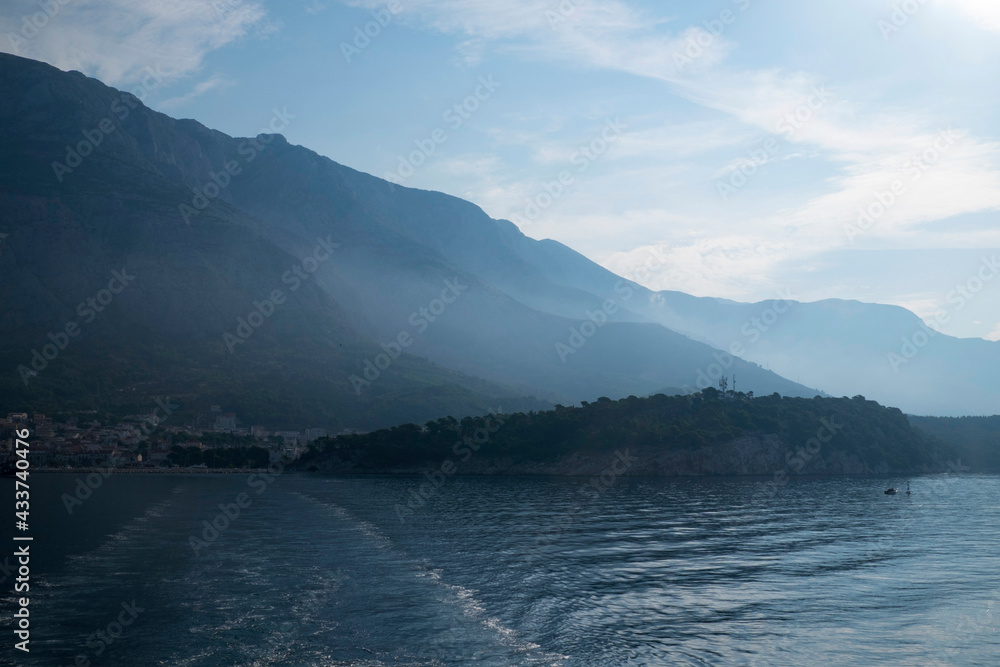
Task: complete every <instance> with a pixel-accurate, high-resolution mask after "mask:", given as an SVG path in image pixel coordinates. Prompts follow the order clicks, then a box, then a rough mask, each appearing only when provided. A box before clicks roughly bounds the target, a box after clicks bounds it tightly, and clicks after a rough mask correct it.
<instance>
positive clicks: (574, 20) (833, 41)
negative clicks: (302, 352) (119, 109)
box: [0, 0, 1000, 340]
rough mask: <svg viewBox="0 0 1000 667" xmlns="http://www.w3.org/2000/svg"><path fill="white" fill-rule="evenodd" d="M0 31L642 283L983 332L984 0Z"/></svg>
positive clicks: (110, 5)
mask: <svg viewBox="0 0 1000 667" xmlns="http://www.w3.org/2000/svg"><path fill="white" fill-rule="evenodd" d="M0 50H2V51H5V52H9V53H16V54H18V55H22V56H26V57H30V58H36V59H38V60H43V61H45V62H49V63H51V64H53V65H55V66H57V67H60V68H62V69H67V70H68V69H76V70H79V71H82V72H84V73H85V74H88V75H90V76H94V77H96V78H99V79H101V80H102V81H104V82H105V83H107V84H108V85H112V86H115V87H118V88H122V89H125V90H133V89H135V88H136V87H137V86H140V85H142V82H143V81H144V80H145V82H146V84H145V87H144V88H141V89H140V91H141V92H142V95H140V97H141V98H142V99H143V101H144V102H145V103H146V104H148V105H149V106H151V107H152V108H154V109H157V110H159V111H162V112H164V113H167V114H169V115H171V116H174V117H179V118H194V119H197V120H199V121H200V122H202V123H204V124H205V125H207V126H208V127H211V128H215V129H218V130H221V131H223V132H225V133H227V134H230V135H233V136H252V135H255V134H257V133H258V132H260V131H264V128H265V125H266V123H267V122H268V120H269V119H270V118H271V117H272V116H273V115H274V112H275V110H276V109H277V110H280V111H282V112H283V113H285V114H286V115H287V116H288V117H289V118H290V120H289V123H288V126H287V127H286V129H285V130H284V131H283V134H284V135H285V136H286V137H287V138H288V140H289V141H290V142H292V143H295V144H301V145H303V146H306V147H308V148H310V149H312V150H315V151H316V152H318V153H320V154H322V155H325V156H327V157H329V158H331V159H332V160H334V161H336V162H338V163H341V164H344V165H347V166H349V167H352V168H355V169H358V170H360V171H364V172H368V173H371V174H374V175H376V176H379V177H382V178H387V179H389V180H393V181H395V182H398V183H402V184H404V185H407V186H411V187H417V188H422V189H429V190H438V191H442V192H446V193H449V194H453V195H456V196H459V197H462V198H464V199H468V200H470V201H472V202H474V203H475V204H477V205H479V206H480V207H482V208H483V210H485V211H486V212H487V213H488V214H489V215H491V216H493V217H495V218H503V219H508V220H512V221H513V222H515V224H517V225H518V226H519V227H520V228H521V230H522V231H523V232H524V233H525V234H527V235H528V236H531V237H533V238H540V239H541V238H551V239H555V240H558V241H560V242H562V243H564V244H566V245H568V246H570V247H571V248H573V249H575V250H577V251H579V252H581V253H583V254H584V255H586V256H587V257H589V258H591V259H592V260H594V261H596V262H598V263H600V264H602V265H604V266H606V267H607V268H609V269H611V270H613V271H615V272H616V273H619V274H621V275H627V276H629V275H632V276H634V275H636V274H635V269H636V268H637V267H639V266H642V265H644V264H648V263H650V262H649V260H650V258H651V257H656V256H659V257H664V256H665V257H667V258H668V261H666V262H655V268H654V269H653V270H652V271H651V272H648V273H647V272H641V273H640V275H643V276H648V278H646V279H645V280H643V281H642V282H643V283H644V284H646V285H647V286H648V287H650V288H653V289H658V290H678V291H683V292H687V293H690V294H695V295H698V296H715V297H724V298H728V299H733V300H739V301H760V300H765V299H769V298H775V297H776V296H777V295H778V294H779V293H780V294H782V295H787V294H791V295H792V297H793V298H795V299H798V300H801V301H816V300H820V299H826V298H841V299H857V300H861V301H867V302H874V303H886V304H895V305H900V306H903V307H906V308H909V309H910V310H912V311H914V312H915V313H917V314H918V315H920V316H921V317H923V318H924V319H925V321H927V322H928V324H930V325H931V326H933V327H935V328H937V329H939V330H941V331H944V332H946V333H948V334H951V335H955V336H960V337H980V338H987V339H991V340H1000V271H998V270H997V269H994V268H992V267H993V262H994V258H995V257H996V256H997V255H1000V225H998V224H997V223H998V222H1000V213H998V209H1000V159H998V146H1000V143H998V141H1000V115H998V114H997V113H996V112H995V110H996V109H997V108H998V106H1000V105H998V102H1000V99H998V98H1000V86H998V85H997V83H998V81H1000V76H998V75H1000V2H996V1H995V0H923V1H921V0H905V1H901V0H892V1H885V0H842V1H841V2H838V3H816V2H802V1H801V0H715V1H709V2H697V3H695V2H686V3H681V2H641V1H638V0H637V1H611V2H599V1H597V0H504V2H501V3H498V2H486V1H481V0H390V1H389V2H373V1H372V2H370V1H368V0H287V1H286V2H280V3H279V2H264V1H262V0H200V1H199V0H173V1H171V2H169V3H162V2H146V1H141V0H94V1H89V0H48V2H44V1H35V2H33V1H31V0H5V2H4V3H3V7H2V9H0ZM150 72H153V73H155V75H156V76H155V78H150V76H151V75H150ZM654 253H656V254H654Z"/></svg>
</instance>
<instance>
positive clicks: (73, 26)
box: [0, 0, 272, 87]
mask: <svg viewBox="0 0 1000 667" xmlns="http://www.w3.org/2000/svg"><path fill="white" fill-rule="evenodd" d="M54 4H58V5H59V7H60V11H59V13H58V14H55V15H54V16H53V17H52V18H51V19H50V20H49V21H48V22H47V23H46V24H45V25H44V27H43V28H41V29H39V30H37V31H36V32H35V33H33V34H32V35H31V37H30V38H29V39H10V38H5V39H0V50H4V51H6V52H8V53H15V54H17V55H21V56H25V57H28V58H34V59H36V60H42V61H45V62H47V63H49V64H52V65H55V66H56V67H59V68H60V69H66V70H69V69H75V70H80V71H82V72H84V73H85V74H89V75H91V76H95V77H97V78H99V79H101V80H102V81H104V82H105V83H107V84H109V85H113V86H122V87H126V86H128V85H129V84H131V83H134V82H135V80H136V78H141V75H142V72H143V71H144V69H145V68H146V67H148V66H157V67H159V71H162V72H165V73H166V75H167V77H168V79H178V78H181V77H184V76H187V75H190V74H192V73H194V72H197V71H198V70H199V69H200V68H201V66H202V62H203V60H204V58H205V56H206V55H207V54H208V53H209V52H211V51H213V50H215V49H219V48H222V47H224V46H226V45H228V44H231V43H233V42H236V41H238V40H240V39H242V38H244V37H246V36H247V35H248V34H251V33H252V32H253V31H265V32H266V31H268V30H269V29H271V28H272V26H270V25H269V24H268V23H267V21H266V17H267V13H266V11H265V10H264V7H263V5H262V4H261V3H260V2H258V1H256V0H245V1H237V0H228V1H227V0H220V1H219V2H205V0H172V1H171V2H166V3H164V2H155V1H152V0H147V1H145V2H143V1H136V0H74V1H73V2H69V3H66V4H65V5H63V4H61V3H54ZM38 11H39V5H38V4H36V3H34V2H30V1H29V0H12V1H11V2H8V3H6V7H5V16H4V17H3V18H0V34H4V35H11V34H13V35H15V36H18V37H22V38H23V36H24V35H23V34H22V28H23V20H22V17H23V16H31V15H33V14H35V13H37V12H38ZM28 32H29V33H30V32H31V31H28Z"/></svg>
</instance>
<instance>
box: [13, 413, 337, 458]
mask: <svg viewBox="0 0 1000 667" xmlns="http://www.w3.org/2000/svg"><path fill="white" fill-rule="evenodd" d="M158 413H159V410H156V409H154V410H147V411H144V412H142V413H140V414H131V415H124V416H121V417H117V416H113V415H109V414H107V413H101V414H99V413H98V412H97V411H94V410H91V411H78V412H74V413H72V414H63V415H45V414H41V413H37V412H36V413H28V412H10V413H8V414H7V415H6V417H0V462H2V461H7V460H9V459H10V458H11V457H12V452H13V451H14V439H15V437H16V436H15V433H16V432H17V431H21V432H23V430H24V429H27V430H28V433H29V435H28V440H29V441H30V443H31V448H30V453H29V455H28V460H29V462H30V464H31V469H32V470H36V471H37V470H51V471H57V470H68V469H80V468H109V467H110V468H118V469H122V470H135V471H136V472H140V471H147V472H153V471H158V472H163V471H166V470H178V469H184V470H199V469H206V470H207V469H253V468H262V467H266V466H267V465H269V464H271V463H274V462H276V461H278V460H284V461H289V460H294V459H297V458H298V457H299V456H301V455H302V454H303V453H304V452H305V451H306V450H307V449H308V447H309V445H310V444H311V443H312V442H314V441H315V440H317V439H319V438H324V437H327V430H326V429H325V428H318V427H317V428H306V429H304V430H298V431H292V430H284V431H283V430H269V429H267V428H265V427H264V426H261V425H250V426H244V425H242V424H241V423H240V421H239V419H238V418H237V415H236V414H235V413H232V412H224V411H223V410H222V408H221V407H220V406H217V405H212V406H209V407H208V409H207V410H206V412H205V413H203V414H199V415H198V416H197V417H196V418H194V419H191V420H190V421H192V422H194V423H193V424H187V425H180V424H167V423H164V422H165V421H166V419H164V418H163V417H161V416H160V415H159V414H158ZM172 421H177V420H176V419H175V420H172Z"/></svg>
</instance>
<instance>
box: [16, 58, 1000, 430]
mask: <svg viewBox="0 0 1000 667" xmlns="http://www.w3.org/2000/svg"><path fill="white" fill-rule="evenodd" d="M284 122H286V121H285V119H284V118H283V112H282V110H280V109H279V110H275V113H274V115H273V117H272V119H271V124H270V129H272V130H274V133H268V134H262V135H258V136H257V137H253V138H233V137H229V136H227V135H225V134H222V133H220V132H217V131H214V130H210V129H208V128H206V127H204V126H203V125H201V124H199V123H197V122H196V121H193V120H176V119H173V118H170V117H168V116H166V115H164V114H161V113H158V112H156V111H153V110H151V109H149V108H147V107H145V106H144V105H143V104H142V103H141V101H139V100H138V99H137V98H135V97H133V96H132V95H130V94H129V93H122V92H121V91H118V90H115V89H113V88H109V87H107V86H105V85H104V84H102V83H100V82H99V81H97V80H95V79H91V78H88V77H86V76H84V75H82V74H80V73H78V72H69V73H67V72H62V71H60V70H58V69H55V68H53V67H51V66H49V65H46V64H43V63H39V62H35V61H31V60H27V59H24V58H19V57H15V56H10V55H4V54H0V211H2V217H0V303H2V305H3V309H2V317H0V364H2V367H0V368H2V371H3V372H2V379H0V412H2V411H5V410H25V409H27V410H42V411H54V410H58V409H71V408H90V407H108V406H121V407H122V408H124V407H128V406H132V405H135V406H136V407H137V408H138V409H142V408H149V407H152V406H153V405H154V404H155V400H156V399H157V398H158V397H160V398H162V397H166V396H170V397H171V398H170V400H171V401H172V402H173V403H176V404H178V405H180V406H182V407H181V408H180V409H181V410H187V411H190V412H197V411H199V410H203V409H204V408H205V406H207V405H210V404H218V405H222V406H223V408H224V409H226V410H230V411H233V412H236V413H237V414H238V416H239V417H240V419H241V420H243V421H244V422H245V423H251V422H253V423H265V424H268V425H271V426H284V425H288V426H304V425H320V426H326V427H329V428H344V427H351V428H371V427H375V426H383V425H389V424H393V423H398V422H402V421H416V422H422V421H425V420H427V419H431V418H434V417H438V416H442V415H445V414H453V415H456V416H460V415H466V414H482V413H485V412H486V411H488V410H491V409H503V410H530V409H538V408H542V407H545V406H548V405H551V404H554V403H560V402H562V403H575V402H579V401H592V400H594V399H596V398H597V397H599V396H608V397H611V398H619V397H624V396H628V395H638V396H642V395H647V394H650V393H655V392H659V391H671V390H673V391H681V390H685V389H694V388H701V387H704V386H706V385H707V384H709V383H711V384H715V382H716V381H717V379H718V377H719V376H720V375H721V374H723V373H724V374H725V375H727V376H729V377H732V376H734V375H735V376H736V381H737V388H738V389H739V390H741V391H751V390H752V391H754V392H756V393H758V394H763V393H772V392H780V393H782V394H785V395H792V396H810V397H811V396H813V395H816V394H818V393H824V392H825V393H829V394H832V395H855V394H864V395H866V396H867V397H868V398H870V399H875V400H878V401H879V402H882V403H885V404H890V405H896V406H899V407H900V408H902V409H903V410H904V411H907V412H911V413H919V414H935V415H954V414H987V413H992V412H995V406H996V405H997V403H998V398H1000V385H998V383H997V382H995V380H993V377H994V376H995V375H996V372H995V371H996V370H1000V369H998V368H997V367H998V366H1000V343H995V342H989V341H984V340H979V339H975V340H959V339H955V338H950V337H947V336H944V335H943V334H934V333H933V331H930V330H927V329H925V327H924V326H923V325H922V322H921V320H920V319H919V318H918V317H917V316H916V315H914V314H913V313H910V312H909V311H907V310H904V309H902V308H898V307H894V306H881V305H873V304H863V303H858V302H852V301H839V300H827V301H821V302H816V303H798V302H795V301H792V300H790V299H789V300H787V301H772V302H765V303H759V304H743V303H736V302H732V301H727V300H724V299H711V298H695V297H692V296H689V295H686V294H682V293H678V292H653V291H650V290H648V289H646V288H643V287H641V286H639V285H638V284H636V283H634V282H632V281H629V280H626V279H624V278H622V277H619V276H616V275H614V274H613V273H611V272H609V271H607V270H606V269H604V268H602V267H601V266H599V265H597V264H595V263H594V262H592V261H590V260H588V259H587V258H586V257H584V256H582V255H580V254H579V253H576V252H574V251H573V250H571V249H570V248H568V247H566V246H564V245H562V244H560V243H558V242H555V241H552V240H541V241H539V240H534V239H531V238H529V237H527V236H525V235H524V234H522V233H521V232H520V231H519V230H518V229H517V227H516V226H515V225H513V224H512V223H510V222H508V221H505V220H494V219H491V218H490V217H489V216H487V215H486V214H485V213H484V212H483V211H482V210H481V209H480V208H478V207H477V206H475V205H474V204H472V203H469V202H466V201H463V200H461V199H458V198H456V197H452V196H449V195H445V194H441V193H437V192H428V191H422V190H415V189H410V188H405V187H401V186H398V185H394V184H392V183H389V182H387V181H384V180H382V179H379V178H376V177H374V176H370V175H368V174H363V173H360V172H357V171H355V170H353V169H350V168H348V167H345V166H342V165H339V164H337V163H336V162H333V161H332V160H330V159H328V158H325V157H323V156H320V155H318V154H316V153H314V152H313V151H310V150H309V149H307V148H304V147H301V146H294V145H291V144H289V143H288V142H287V141H286V140H285V139H284V137H283V136H281V135H280V134H278V132H279V131H280V129H281V128H282V127H283V124H284ZM650 261H651V262H658V261H662V260H660V259H659V258H656V257H651V258H650ZM904 338H905V339H907V340H909V341H911V343H910V346H909V347H907V346H906V345H904V342H903V341H904ZM893 354H894V355H897V356H896V357H892V356H890V355H893ZM793 380H794V381H793Z"/></svg>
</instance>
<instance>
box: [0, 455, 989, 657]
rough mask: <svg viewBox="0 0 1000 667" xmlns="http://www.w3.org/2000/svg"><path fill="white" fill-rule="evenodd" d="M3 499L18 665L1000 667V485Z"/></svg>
mask: <svg viewBox="0 0 1000 667" xmlns="http://www.w3.org/2000/svg"><path fill="white" fill-rule="evenodd" d="M907 482H908V483H909V488H910V490H911V493H910V494H909V495H907V494H906V493H905V490H906V487H907ZM890 486H893V487H896V488H898V489H899V490H900V493H899V494H897V495H886V494H885V493H884V491H885V489H886V488H887V487H890ZM0 497H2V498H6V499H7V500H6V501H0V508H2V507H3V506H4V505H7V506H8V507H7V508H6V509H5V510H4V512H5V513H7V514H8V518H7V519H5V520H4V523H6V524H8V527H7V528H5V529H4V530H3V532H2V533H0V536H3V535H6V538H5V539H4V540H3V542H4V546H3V547H2V550H0V581H2V584H0V590H2V600H3V602H2V604H3V613H2V621H0V630H2V633H0V634H2V636H3V637H4V643H5V644H6V645H5V646H3V647H0V664H17V665H22V664H23V665H60V666H62V665H65V666H69V665H75V666H77V667H89V666H90V665H128V666H136V665H142V666H145V665H189V666H195V665H198V666H201V665H204V666H213V667H214V666H222V665H226V666H231V665H238V666H243V665H252V666H269V665H309V666H312V665H317V666H319V665H324V666H347V665H353V666H358V667H362V666H363V667H381V666H387V667H388V666H393V667H396V666H403V665H426V666H438V665H484V666H492V665H497V666H501V665H551V666H556V665H559V666H565V667H571V666H579V667H583V666H588V667H589V666H595V667H596V666H601V667H605V666H609V665H789V666H792V665H794V666H802V665H822V666H824V667H833V666H837V665H864V666H870V665H900V666H906V667H913V666H915V665H983V666H990V667H996V666H997V665H1000V632H998V627H1000V618H998V617H1000V609H998V607H1000V530H998V529H1000V476H997V475H981V474H943V475H928V476H916V477H913V478H910V479H909V480H907V479H905V478H901V477H900V478H894V477H885V476H880V477H838V478H801V479H799V478H793V479H784V478H783V479H782V480H781V483H775V482H774V480H765V479H751V478H685V479H662V478H637V477H616V476H614V475H604V476H602V477H599V478H577V477H503V476H490V477H461V476H453V477H445V478H443V479H442V478H441V476H405V477H399V476H356V477H333V476H323V475H318V474H304V473H293V472H282V473H279V474H269V475H260V474H257V475H246V474H218V475H216V474H184V473H180V474H122V473H110V474H103V475H102V474H100V473H89V474H88V473H86V472H83V471H79V472H63V473H58V474H56V473H34V474H32V475H31V477H30V502H31V505H30V508H31V509H30V523H29V526H28V528H27V529H26V530H25V531H18V530H14V529H13V528H12V526H13V525H14V510H15V508H14V480H11V479H4V480H0ZM14 535H19V536H30V537H32V540H31V541H30V542H25V541H20V542H14V541H13V540H12V539H10V538H11V537H13V536H14ZM25 543H28V544H30V559H29V560H30V563H29V565H28V568H29V570H30V572H29V574H28V575H27V577H28V578H27V580H26V581H27V583H28V584H29V586H30V589H29V591H28V592H26V593H24V592H22V593H18V594H15V593H14V592H13V586H14V585H15V583H16V579H17V578H18V576H19V573H18V567H19V566H18V565H17V563H16V558H15V557H14V551H15V548H17V545H23V544H25ZM20 597H28V598H29V605H28V607H27V608H28V609H29V610H30V617H29V633H30V641H29V644H28V645H27V647H28V648H29V652H24V651H21V650H17V649H15V648H14V644H15V643H16V642H18V641H19V639H18V637H17V635H16V634H15V633H14V630H15V629H16V628H15V622H18V621H17V620H16V619H14V618H13V613H14V610H15V609H17V608H19V607H18V606H17V605H16V603H17V598H20Z"/></svg>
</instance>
